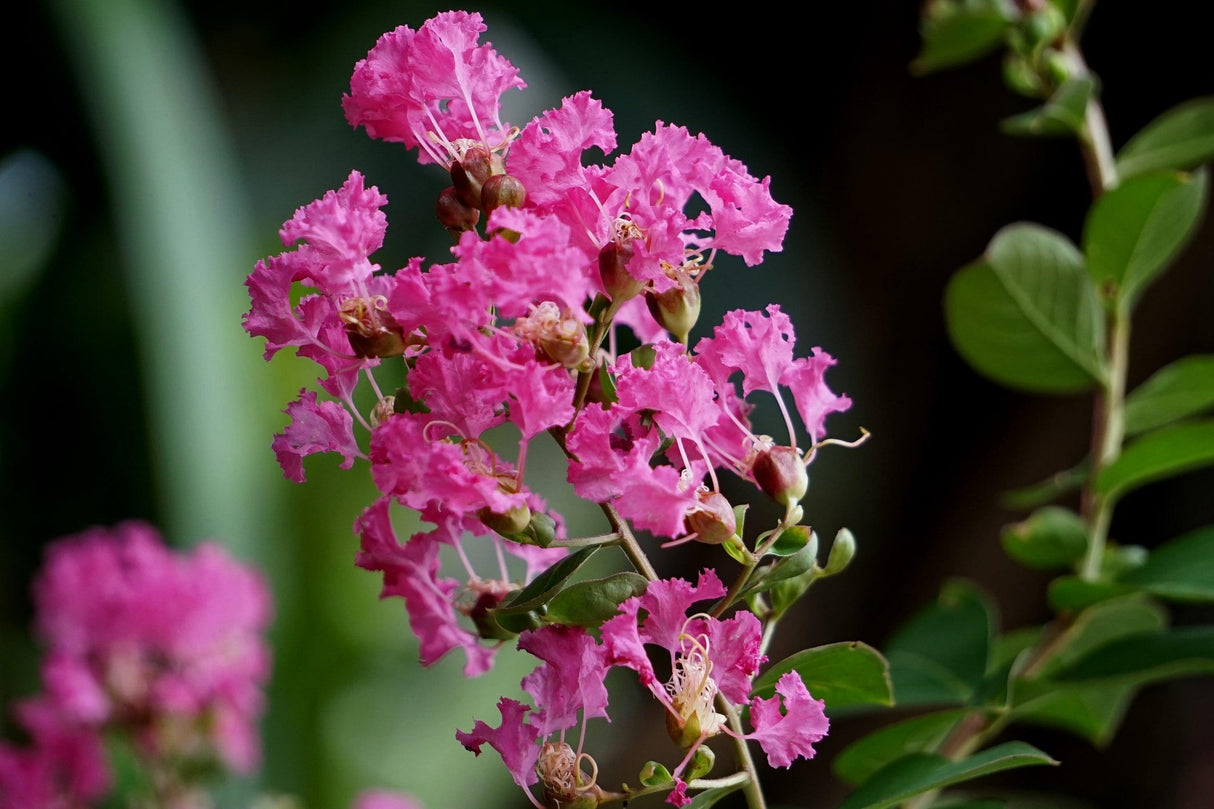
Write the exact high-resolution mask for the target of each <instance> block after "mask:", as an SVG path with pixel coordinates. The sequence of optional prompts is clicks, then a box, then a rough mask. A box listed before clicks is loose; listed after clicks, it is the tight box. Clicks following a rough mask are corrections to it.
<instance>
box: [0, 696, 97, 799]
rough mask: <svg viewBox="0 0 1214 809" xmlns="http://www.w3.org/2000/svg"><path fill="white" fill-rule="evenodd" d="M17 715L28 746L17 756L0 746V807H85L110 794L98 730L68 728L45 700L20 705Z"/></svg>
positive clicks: (16, 752) (71, 725) (17, 751)
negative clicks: (28, 742) (28, 741)
mask: <svg viewBox="0 0 1214 809" xmlns="http://www.w3.org/2000/svg"><path fill="white" fill-rule="evenodd" d="M16 713H17V721H18V724H20V725H21V726H22V728H23V729H24V730H25V731H26V733H28V734H29V736H30V740H31V745H30V747H29V748H27V749H24V750H21V749H17V748H16V747H13V746H11V745H8V744H5V743H4V742H0V806H3V807H4V809H53V807H60V806H63V807H68V806H85V805H88V804H91V803H93V802H94V801H96V800H97V799H98V798H100V797H102V796H103V795H104V794H105V793H106V792H108V791H109V788H110V773H109V768H108V765H107V763H106V755H105V749H104V747H103V745H102V741H101V735H100V733H98V732H97V730H96V729H94V728H92V727H88V726H85V725H79V724H76V723H74V722H72V721H71V720H69V719H68V718H67V717H65V716H64V715H63V714H62V713H61V712H60V711H59V710H58V709H57V708H56V706H55V705H54V704H53V703H52V702H51V701H50V700H49V699H48V698H46V697H38V698H35V699H32V700H27V701H26V702H23V703H21V704H20V705H19V706H18V708H17V711H16Z"/></svg>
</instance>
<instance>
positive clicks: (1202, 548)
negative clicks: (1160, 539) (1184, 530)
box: [1121, 526, 1214, 603]
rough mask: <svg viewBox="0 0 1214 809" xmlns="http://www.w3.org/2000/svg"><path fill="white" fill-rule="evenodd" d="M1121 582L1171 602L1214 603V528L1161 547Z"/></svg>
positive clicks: (1174, 540) (1125, 575)
mask: <svg viewBox="0 0 1214 809" xmlns="http://www.w3.org/2000/svg"><path fill="white" fill-rule="evenodd" d="M1121 582H1122V583H1123V584H1128V585H1131V586H1134V587H1138V588H1140V589H1142V590H1145V591H1146V592H1148V593H1151V594H1152V595H1155V596H1159V597H1160V598H1167V599H1170V600H1172V601H1187V602H1203V603H1209V602H1214V526H1206V527H1205V528H1200V529H1198V530H1196V531H1192V532H1190V533H1188V534H1185V535H1184V536H1182V537H1179V538H1177V539H1173V540H1172V541H1171V542H1166V543H1164V544H1163V545H1161V546H1159V547H1158V548H1156V549H1155V550H1154V551H1152V552H1151V555H1150V557H1149V558H1148V559H1147V561H1146V563H1145V564H1143V565H1142V566H1141V567H1138V568H1136V569H1134V570H1131V571H1129V572H1128V573H1126V574H1124V575H1122V576H1121Z"/></svg>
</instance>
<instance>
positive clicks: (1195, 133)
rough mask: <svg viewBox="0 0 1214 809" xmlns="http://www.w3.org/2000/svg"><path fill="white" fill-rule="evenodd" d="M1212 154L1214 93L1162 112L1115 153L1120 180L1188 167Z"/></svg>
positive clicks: (1201, 161) (1202, 161) (1213, 144)
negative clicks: (1162, 170) (1161, 170)
mask: <svg viewBox="0 0 1214 809" xmlns="http://www.w3.org/2000/svg"><path fill="white" fill-rule="evenodd" d="M1211 157H1214V96H1205V97H1203V98H1195V99H1192V100H1191V101H1186V102H1185V103H1183V104H1180V105H1179V106H1176V107H1173V108H1172V109H1170V110H1168V111H1167V112H1165V113H1164V114H1163V115H1161V116H1159V117H1158V118H1156V119H1155V120H1154V121H1152V122H1151V123H1149V124H1147V125H1146V127H1144V128H1143V130H1142V131H1141V132H1139V133H1138V134H1137V135H1135V136H1134V137H1133V138H1131V139H1130V142H1129V143H1127V144H1126V145H1125V147H1124V148H1122V150H1121V151H1120V152H1119V153H1118V154H1117V173H1118V174H1119V175H1120V176H1121V178H1122V179H1123V180H1125V179H1127V178H1130V177H1135V176H1138V175H1140V174H1146V173H1147V172H1151V171H1157V170H1159V169H1188V168H1192V167H1194V166H1196V165H1199V164H1201V163H1204V162H1205V161H1207V160H1209V159H1210V158H1211Z"/></svg>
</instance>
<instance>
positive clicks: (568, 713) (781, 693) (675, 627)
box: [456, 570, 829, 806]
mask: <svg viewBox="0 0 1214 809" xmlns="http://www.w3.org/2000/svg"><path fill="white" fill-rule="evenodd" d="M725 592H726V590H725V587H724V585H723V584H722V583H721V581H720V579H718V578H717V576H716V574H715V573H713V572H712V571H710V570H705V571H702V572H701V573H700V577H699V580H698V581H697V583H696V584H695V585H692V584H691V583H689V582H687V581H685V580H683V579H663V580H658V581H654V582H651V583H650V584H649V587H648V589H647V590H646V592H645V594H644V595H641V596H637V597H633V598H630V599H628V600H626V601H625V602H623V604H621V605H620V607H621V609H620V614H619V615H617V616H616V617H614V618H612V619H610V620H608V621H607V622H606V623H604V624H603V625H602V627H601V630H600V634H601V642H600V641H596V640H595V638H593V637H592V636H591V635H590V634H589V633H588V632H587V631H586V630H584V629H581V628H578V627H563V626H545V627H541V628H540V629H537V630H534V631H531V632H527V633H524V634H523V635H522V636H521V637H520V638H519V648H520V649H522V650H524V651H526V652H529V653H531V654H532V655H534V656H535V657H537V658H539V659H540V660H541V661H542V664H541V665H540V666H539V668H537V669H536V670H535V671H533V672H532V673H531V674H529V675H527V676H526V677H525V678H523V682H522V687H523V690H525V691H526V692H527V693H528V694H530V695H531V697H532V699H533V700H534V701H535V705H536V706H537V707H536V709H535V710H532V709H531V708H529V707H528V706H526V705H524V704H523V703H520V702H518V701H516V700H512V699H509V698H503V699H502V700H501V701H500V702H499V703H498V709H499V711H500V713H501V717H502V721H501V724H500V725H499V726H498V727H496V728H494V727H490V726H489V725H487V724H486V723H484V722H481V721H477V722H476V723H475V725H474V726H473V729H472V730H471V731H470V732H463V731H460V732H458V733H456V738H457V739H458V740H459V741H460V743H461V744H463V745H464V746H465V747H467V748H468V749H469V750H472V751H474V752H476V753H477V754H479V753H480V750H481V747H482V745H484V744H488V745H489V746H490V747H492V748H493V749H495V750H497V751H498V753H499V754H500V755H501V757H502V760H503V761H504V762H505V764H506V767H507V769H509V771H510V773H511V775H512V776H513V778H514V781H515V783H517V784H518V785H519V786H520V787H523V788H524V789H527V788H528V787H529V786H531V785H532V784H535V783H536V782H537V781H542V782H543V787H544V790H545V793H546V794H547V795H550V796H554V797H556V799H557V804H558V805H563V803H564V802H568V801H572V800H575V799H577V798H579V797H582V796H585V795H587V794H590V795H597V794H598V792H597V790H598V787H597V785H596V784H595V783H594V777H593V773H591V774H590V775H589V776H587V775H586V774H584V773H580V772H579V771H580V768H581V762H582V761H583V760H589V757H588V756H587V755H585V754H584V753H583V752H582V751H580V750H579V751H577V752H576V753H574V752H573V751H572V750H571V749H570V748H569V746H568V745H566V744H565V743H564V734H563V731H565V730H567V729H569V728H572V727H574V726H576V725H577V724H578V722H579V721H585V720H588V719H593V718H598V717H602V718H607V690H606V687H605V686H604V684H603V683H604V680H605V679H606V676H607V671H608V669H610V668H611V667H613V666H624V667H627V668H630V669H632V670H633V671H635V672H636V673H637V676H638V678H639V679H640V682H641V684H642V685H643V686H644V687H645V688H647V689H648V690H649V691H650V693H652V694H653V696H654V697H655V698H657V700H658V702H659V703H661V705H662V706H663V708H664V709H665V711H666V714H667V719H666V726H667V728H668V730H669V731H670V733H671V736H672V738H673V739H674V740H675V741H676V742H677V743H679V745H680V746H681V747H683V748H685V749H687V750H688V751H689V752H688V754H687V755H686V757H685V758H684V760H683V764H682V765H680V767H679V768H678V769H676V770H675V772H674V773H673V775H674V777H675V778H676V779H679V778H680V775H681V773H682V770H683V768H684V767H685V766H686V765H687V764H688V763H689V762H690V761H691V754H692V753H693V752H694V751H695V749H696V748H697V747H698V746H699V745H700V744H702V743H703V742H704V741H705V740H707V739H709V738H711V737H713V736H715V735H717V734H720V733H733V731H731V730H730V729H729V728H728V726H727V724H726V717H725V716H724V715H723V714H720V713H718V712H717V710H716V707H715V701H716V698H717V695H718V694H721V695H723V696H724V697H725V698H727V699H728V700H730V701H731V702H733V703H738V704H741V703H745V702H747V701H748V700H750V692H751V683H752V681H753V680H754V677H755V675H756V674H757V673H758V671H759V667H760V665H761V664H762V663H763V662H764V660H765V659H766V658H765V656H764V655H763V654H762V653H761V652H760V642H761V636H762V629H761V627H760V624H759V620H758V619H757V618H756V617H755V616H754V615H752V614H751V613H749V612H746V611H739V612H737V613H736V614H735V615H734V616H732V617H730V618H726V619H720V618H716V617H714V616H712V615H709V614H707V613H691V612H690V610H691V607H692V605H693V604H695V603H697V602H701V601H706V600H709V599H717V598H720V597H722V596H724V595H725ZM650 646H653V647H657V648H658V649H661V650H663V651H664V652H665V654H664V655H662V657H664V658H665V660H666V664H667V665H666V668H667V669H668V670H669V671H670V672H671V674H670V677H669V679H668V680H667V681H665V682H663V681H662V679H661V678H659V677H658V675H657V673H656V672H655V669H654V665H653V662H652V661H651V660H650V656H649V651H648V650H647V648H646V647H650ZM776 694H777V696H774V697H771V698H769V699H760V698H755V699H753V700H750V721H751V725H752V728H753V729H752V731H751V732H750V733H749V734H746V735H745V736H744V737H743V738H747V739H754V740H755V741H757V742H758V743H759V746H760V747H762V748H763V750H764V752H766V753H767V760H768V763H770V764H771V765H772V766H773V767H788V766H790V765H791V764H792V762H793V761H794V760H795V759H797V758H806V759H809V758H813V756H814V747H813V745H814V744H815V743H816V742H818V741H819V740H820V739H822V737H823V736H825V735H826V733H827V730H828V728H829V722H828V720H827V718H826V714H825V713H824V711H823V707H824V706H823V703H822V701H821V700H815V699H813V698H812V697H810V695H809V691H808V690H807V689H806V688H805V684H804V683H803V682H802V681H801V678H800V676H799V675H797V674H796V673H791V672H790V673H788V674H785V675H784V676H782V677H781V678H780V680H779V682H778V684H777V686H776ZM529 711H530V713H528V712H529ZM556 733H560V734H561V735H560V741H558V742H551V741H546V740H548V739H549V738H550V737H551V736H552V735H553V734H556ZM556 751H564V752H565V758H566V759H568V758H570V757H571V758H572V759H573V761H574V762H575V763H574V764H573V765H572V767H570V766H569V765H568V764H564V763H563V762H562V764H563V766H561V764H558V763H557V762H560V756H559V755H558V754H557V752H556ZM571 775H572V776H573V777H571ZM578 776H580V780H579V778H578ZM678 783H679V785H680V786H682V781H681V779H680V780H679V782H678ZM528 794H530V793H528ZM671 795H672V801H671V802H673V803H674V804H675V805H676V806H678V805H682V804H684V803H688V802H690V800H689V799H688V798H686V793H685V786H684V787H683V788H682V789H680V788H676V789H675V791H674V792H672V793H671ZM532 800H533V801H534V797H533V798H532ZM537 805H539V804H538V803H537Z"/></svg>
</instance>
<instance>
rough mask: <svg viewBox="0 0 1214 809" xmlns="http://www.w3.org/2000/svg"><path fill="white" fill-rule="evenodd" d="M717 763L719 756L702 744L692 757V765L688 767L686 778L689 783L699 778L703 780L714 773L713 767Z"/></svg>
mask: <svg viewBox="0 0 1214 809" xmlns="http://www.w3.org/2000/svg"><path fill="white" fill-rule="evenodd" d="M716 763H717V754H716V753H714V752H712V748H711V747H709V746H708V745H706V744H702V745H700V746H699V747H697V748H696V751H695V753H693V754H692V756H691V765H690V766H688V768H687V772H686V773H684V777H685V778H686V780H688V781H694V780H696V779H697V778H703V777H704V776H706V775H708V773H710V772H712V765H714V764H716Z"/></svg>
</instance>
